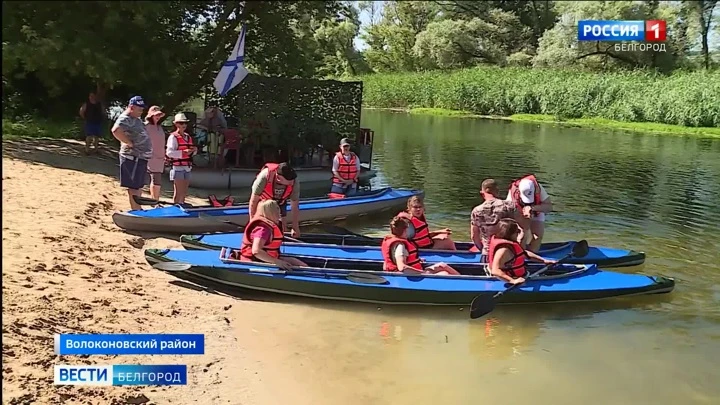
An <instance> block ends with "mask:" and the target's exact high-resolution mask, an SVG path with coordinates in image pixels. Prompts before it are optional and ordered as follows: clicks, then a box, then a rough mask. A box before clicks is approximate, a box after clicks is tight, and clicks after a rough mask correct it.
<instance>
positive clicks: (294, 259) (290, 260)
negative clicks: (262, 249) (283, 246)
mask: <svg viewBox="0 0 720 405" xmlns="http://www.w3.org/2000/svg"><path fill="white" fill-rule="evenodd" d="M280 258H281V259H283V260H285V261H286V262H288V263H290V264H292V265H293V266H299V267H308V265H307V264H305V262H303V261H302V260H300V259H298V258H297V257H288V256H280Z"/></svg>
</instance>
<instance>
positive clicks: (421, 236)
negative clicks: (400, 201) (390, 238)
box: [398, 211, 435, 249]
mask: <svg viewBox="0 0 720 405" xmlns="http://www.w3.org/2000/svg"><path fill="white" fill-rule="evenodd" d="M398 215H399V216H402V217H405V218H407V219H409V220H410V222H411V223H412V225H413V228H415V235H413V237H412V238H408V240H409V241H410V242H412V243H413V244H414V245H415V246H416V247H417V248H418V249H425V248H431V247H432V245H433V244H434V243H435V242H434V241H433V240H432V238H431V237H430V227H429V226H428V223H427V221H425V215H423V216H422V217H420V218H418V217H416V216H414V215H412V214H410V213H408V212H406V211H402V212H400V213H399V214H398Z"/></svg>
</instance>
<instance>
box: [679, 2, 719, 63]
mask: <svg viewBox="0 0 720 405" xmlns="http://www.w3.org/2000/svg"><path fill="white" fill-rule="evenodd" d="M683 4H684V6H685V7H687V8H688V10H689V15H690V17H691V18H693V19H694V20H695V21H696V22H697V24H698V25H699V26H700V45H701V47H702V55H703V61H704V62H703V63H704V66H705V69H710V47H709V45H708V37H709V35H710V33H711V32H712V31H711V29H710V27H711V26H712V23H713V12H714V10H715V6H716V5H717V0H692V1H689V0H685V1H683Z"/></svg>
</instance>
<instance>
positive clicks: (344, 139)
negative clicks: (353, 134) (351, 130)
mask: <svg viewBox="0 0 720 405" xmlns="http://www.w3.org/2000/svg"><path fill="white" fill-rule="evenodd" d="M343 145H350V139H348V138H343V139H341V140H340V146H343Z"/></svg>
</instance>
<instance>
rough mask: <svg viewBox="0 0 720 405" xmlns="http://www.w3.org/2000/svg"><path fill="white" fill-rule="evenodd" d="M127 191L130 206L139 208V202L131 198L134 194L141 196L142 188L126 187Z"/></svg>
mask: <svg viewBox="0 0 720 405" xmlns="http://www.w3.org/2000/svg"><path fill="white" fill-rule="evenodd" d="M127 191H128V198H129V199H130V208H131V209H133V210H139V209H141V207H140V204H138V203H136V202H135V200H134V199H133V196H134V195H136V196H138V197H139V196H141V195H142V190H133V189H131V188H129V189H127Z"/></svg>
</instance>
